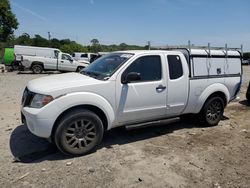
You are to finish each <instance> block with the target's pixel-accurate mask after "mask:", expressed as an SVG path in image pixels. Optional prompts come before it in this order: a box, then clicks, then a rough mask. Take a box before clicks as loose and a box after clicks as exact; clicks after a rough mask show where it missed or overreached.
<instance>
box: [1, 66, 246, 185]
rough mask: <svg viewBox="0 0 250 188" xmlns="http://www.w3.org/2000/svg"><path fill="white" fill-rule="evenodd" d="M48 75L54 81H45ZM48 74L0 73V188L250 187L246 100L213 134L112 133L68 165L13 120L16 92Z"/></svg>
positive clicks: (172, 130) (155, 129)
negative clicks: (95, 148)
mask: <svg viewBox="0 0 250 188" xmlns="http://www.w3.org/2000/svg"><path fill="white" fill-rule="evenodd" d="M52 74H53V73H52ZM41 76H47V74H42V75H33V74H29V73H27V74H17V73H14V72H12V73H0V88H1V89H0V96H1V97H0V126H1V129H0V135H1V136H0V187H55V188H56V187H109V188H112V187H249V185H250V160H249V158H250V144H249V143H250V128H249V126H250V125H249V124H250V110H249V109H250V106H249V105H248V104H247V103H246V101H245V92H246V87H247V84H248V81H249V80H250V66H245V67H244V84H243V86H242V89H241V100H240V101H239V102H232V103H230V104H229V105H228V107H227V108H226V110H225V113H224V115H225V117H224V119H223V120H222V121H221V122H220V123H219V125H218V126H215V127H208V128H201V127H196V126H195V125H194V124H184V123H181V122H178V121H177V122H172V123H168V122H162V123H160V124H155V125H153V126H151V127H147V128H141V129H137V130H130V131H127V130H124V129H121V128H118V129H114V130H111V131H109V132H107V133H106V134H105V136H104V140H103V142H102V144H101V146H100V147H99V148H98V149H97V151H95V152H93V153H91V154H89V155H86V156H82V157H78V158H67V157H66V156H64V155H62V154H61V153H60V152H59V151H58V150H57V149H56V148H54V147H53V146H52V145H51V144H49V143H48V142H47V141H46V140H44V139H41V138H38V137H36V136H33V135H32V134H31V133H30V132H29V131H28V130H27V128H26V127H25V126H24V125H22V123H21V120H20V100H21V95H22V90H23V89H24V87H25V85H26V84H27V82H28V81H29V80H31V79H34V78H37V77H41Z"/></svg>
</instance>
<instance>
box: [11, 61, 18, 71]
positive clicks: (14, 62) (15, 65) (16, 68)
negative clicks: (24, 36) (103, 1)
mask: <svg viewBox="0 0 250 188" xmlns="http://www.w3.org/2000/svg"><path fill="white" fill-rule="evenodd" d="M19 65H20V64H19V62H16V61H13V62H12V63H11V69H12V70H13V71H16V70H19Z"/></svg>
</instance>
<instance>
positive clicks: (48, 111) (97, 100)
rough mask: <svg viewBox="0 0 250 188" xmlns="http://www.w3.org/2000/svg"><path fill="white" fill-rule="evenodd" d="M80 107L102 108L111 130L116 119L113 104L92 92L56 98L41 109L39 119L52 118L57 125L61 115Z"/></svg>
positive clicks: (108, 127) (75, 93)
mask: <svg viewBox="0 0 250 188" xmlns="http://www.w3.org/2000/svg"><path fill="white" fill-rule="evenodd" d="M79 105H92V106H96V107H98V108H100V109H101V110H102V111H103V112H104V114H105V115H106V117H107V120H108V126H107V129H110V128H111V125H112V123H113V122H114V119H115V113H114V110H113V108H112V106H111V104H110V103H109V102H108V101H107V100H106V99H105V98H104V97H102V96H100V95H97V94H94V93H90V92H74V93H69V94H66V95H63V96H61V97H58V98H56V99H54V100H53V101H52V102H50V103H49V104H47V105H46V106H45V107H43V108H42V109H39V111H40V112H39V117H38V118H39V119H46V118H52V119H53V120H54V123H55V121H56V119H57V118H58V117H59V115H60V114H62V113H63V112H64V111H66V110H67V109H70V108H72V107H74V106H79ZM54 123H53V124H54ZM51 126H53V125H51Z"/></svg>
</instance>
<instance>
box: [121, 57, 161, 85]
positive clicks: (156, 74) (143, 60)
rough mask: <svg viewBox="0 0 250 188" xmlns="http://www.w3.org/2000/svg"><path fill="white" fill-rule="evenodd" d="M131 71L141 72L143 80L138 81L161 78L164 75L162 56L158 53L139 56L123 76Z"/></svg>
mask: <svg viewBox="0 0 250 188" xmlns="http://www.w3.org/2000/svg"><path fill="white" fill-rule="evenodd" d="M130 72H136V73H139V74H140V77H141V80H140V81H138V82H146V81H156V80H160V79H161V77H162V68H161V57H160V56H158V55H151V56H143V57H139V58H138V59H136V60H135V61H134V62H133V63H132V64H131V65H130V66H129V67H128V68H127V69H126V70H125V71H124V73H123V74H122V78H124V77H126V76H127V74H128V73H130Z"/></svg>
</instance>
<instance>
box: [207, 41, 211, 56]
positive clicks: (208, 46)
mask: <svg viewBox="0 0 250 188" xmlns="http://www.w3.org/2000/svg"><path fill="white" fill-rule="evenodd" d="M207 48H208V55H209V56H211V49H210V43H208V44H207Z"/></svg>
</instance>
